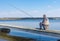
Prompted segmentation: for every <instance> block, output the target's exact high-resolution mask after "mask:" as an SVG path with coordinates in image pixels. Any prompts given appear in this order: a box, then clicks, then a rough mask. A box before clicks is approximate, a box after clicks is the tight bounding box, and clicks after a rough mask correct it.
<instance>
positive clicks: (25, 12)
mask: <svg viewBox="0 0 60 41" xmlns="http://www.w3.org/2000/svg"><path fill="white" fill-rule="evenodd" d="M8 5H9V6H11V7H13V8H15V9H17V10H19V11H21V12H23V13H24V14H26V15H28V16H30V17H32V18H33V16H31V15H30V14H28V13H27V12H25V11H24V10H21V9H19V8H17V7H16V6H14V5H12V4H10V3H8Z"/></svg>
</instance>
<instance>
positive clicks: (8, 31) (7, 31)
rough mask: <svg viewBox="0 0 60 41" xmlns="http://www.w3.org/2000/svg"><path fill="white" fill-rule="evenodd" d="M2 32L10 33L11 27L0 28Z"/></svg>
mask: <svg viewBox="0 0 60 41" xmlns="http://www.w3.org/2000/svg"><path fill="white" fill-rule="evenodd" d="M0 32H2V33H10V29H9V28H0Z"/></svg>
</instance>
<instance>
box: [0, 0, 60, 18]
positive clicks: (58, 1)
mask: <svg viewBox="0 0 60 41" xmlns="http://www.w3.org/2000/svg"><path fill="white" fill-rule="evenodd" d="M11 5H13V6H11ZM14 7H16V8H18V9H16V8H14ZM21 10H23V11H25V12H27V13H28V14H29V15H31V16H33V17H42V15H43V14H46V15H47V16H48V17H60V0H0V17H31V16H29V15H27V14H25V13H24V12H21Z"/></svg>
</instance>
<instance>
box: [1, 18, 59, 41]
mask: <svg viewBox="0 0 60 41" xmlns="http://www.w3.org/2000/svg"><path fill="white" fill-rule="evenodd" d="M41 21H42V19H24V20H14V21H11V20H10V21H8V20H7V21H1V20H0V23H1V24H10V25H17V26H24V27H32V28H39V23H40V22H41ZM49 21H50V26H49V29H52V30H60V20H55V19H50V20H49ZM9 35H13V36H22V37H28V38H33V39H36V40H37V41H45V40H46V39H47V40H46V41H48V40H50V41H52V40H54V41H55V40H57V39H58V38H55V37H51V36H45V35H40V34H34V33H29V32H24V31H18V30H17V29H12V31H11V33H10V34H9Z"/></svg>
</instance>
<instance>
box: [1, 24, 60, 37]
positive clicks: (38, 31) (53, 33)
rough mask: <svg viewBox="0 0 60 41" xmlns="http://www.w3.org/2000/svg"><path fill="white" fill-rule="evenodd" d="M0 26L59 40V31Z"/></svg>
mask: <svg viewBox="0 0 60 41" xmlns="http://www.w3.org/2000/svg"><path fill="white" fill-rule="evenodd" d="M0 26H4V27H6V28H16V29H20V30H24V31H27V32H31V33H37V34H43V35H48V36H54V37H57V38H60V30H39V29H36V28H28V27H23V26H15V25H9V24H0Z"/></svg>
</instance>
